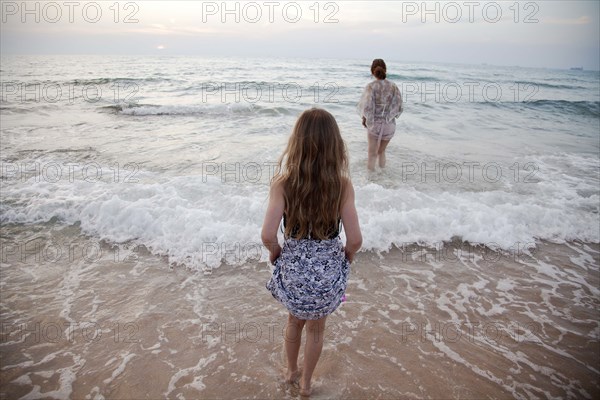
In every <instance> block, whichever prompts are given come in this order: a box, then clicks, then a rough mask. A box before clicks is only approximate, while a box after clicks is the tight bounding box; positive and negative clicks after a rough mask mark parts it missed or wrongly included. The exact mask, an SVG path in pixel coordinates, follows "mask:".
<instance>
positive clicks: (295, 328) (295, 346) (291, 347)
mask: <svg viewBox="0 0 600 400" xmlns="http://www.w3.org/2000/svg"><path fill="white" fill-rule="evenodd" d="M304 322H305V321H304V320H301V319H298V318H296V317H294V316H293V315H292V314H289V315H288V321H287V325H286V327H285V353H286V355H287V364H288V367H287V372H286V374H285V380H286V382H288V383H293V382H294V381H296V380H297V379H298V377H299V376H300V372H299V371H298V353H299V352H300V343H301V342H302V328H304Z"/></svg>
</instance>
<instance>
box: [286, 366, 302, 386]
mask: <svg viewBox="0 0 600 400" xmlns="http://www.w3.org/2000/svg"><path fill="white" fill-rule="evenodd" d="M301 375H302V372H301V371H300V370H298V369H297V370H295V371H290V370H287V372H286V373H285V381H286V383H296V382H298V379H300V376H301Z"/></svg>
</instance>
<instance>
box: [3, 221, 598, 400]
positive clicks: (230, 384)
mask: <svg viewBox="0 0 600 400" xmlns="http://www.w3.org/2000/svg"><path fill="white" fill-rule="evenodd" d="M3 232H4V233H3V237H2V259H1V264H0V267H1V268H0V272H1V276H0V277H1V279H0V282H1V283H0V288H1V292H0V311H1V317H0V318H1V320H0V323H1V328H2V330H1V331H0V334H1V336H0V356H1V366H0V398H1V399H16V398H21V397H24V398H77V399H102V398H120V399H133V398H136V399H138V398H177V399H183V398H186V399H192V398H203V399H229V398H261V399H262V398H299V395H298V390H297V388H295V387H294V386H289V385H287V384H285V383H284V381H283V370H284V366H285V362H284V361H285V360H284V354H283V337H284V332H283V328H284V324H285V320H286V312H285V310H284V309H283V307H282V306H281V305H280V304H279V303H277V302H276V301H275V300H274V299H273V298H272V297H271V295H270V293H269V292H268V291H267V290H266V289H265V288H264V284H265V283H266V281H267V279H268V277H269V274H270V268H269V266H268V265H267V264H266V263H264V262H258V261H257V262H255V263H248V264H245V265H242V266H232V265H223V266H221V267H219V268H217V269H213V270H206V271H192V270H189V269H187V268H185V267H184V266H169V265H168V263H167V262H166V261H165V259H164V258H162V257H159V256H155V255H152V254H150V253H149V252H148V251H146V250H145V249H144V248H133V245H121V246H120V247H118V248H116V247H112V246H109V245H107V244H106V243H99V242H96V241H94V240H92V239H90V238H85V237H81V236H80V231H79V228H78V227H76V226H73V227H66V228H65V227H61V226H59V225H55V224H53V223H48V224H45V225H35V226H7V227H3ZM117 249H118V250H117ZM59 252H60V253H59ZM599 252H600V246H599V245H598V244H583V243H567V244H553V243H547V242H544V243H539V244H538V246H537V248H536V249H535V251H533V253H532V254H529V255H527V254H524V253H517V254H507V253H504V254H500V253H495V252H493V251H491V250H490V249H487V248H483V247H476V246H469V245H468V244H464V243H448V244H446V246H445V247H444V249H442V250H440V249H437V250H436V249H431V248H429V249H428V248H423V247H419V246H408V247H404V248H402V249H394V250H392V251H390V252H389V253H387V254H382V255H377V254H374V253H369V252H365V253H359V254H358V255H357V258H356V260H355V262H354V264H353V266H352V272H351V277H350V281H349V286H348V290H347V301H346V303H343V304H342V306H341V307H340V308H339V309H338V310H337V311H336V312H335V313H334V314H332V315H331V316H330V317H329V318H328V322H327V328H326V332H325V335H326V338H325V345H324V349H323V353H322V356H321V360H320V361H319V364H318V365H317V368H316V370H315V373H314V378H313V396H312V397H313V398H317V399H319V398H340V399H341V398H344V399H346V398H355V399H358V398H361V399H362V398H373V399H378V398H382V399H383V398H385V399H389V398H403V399H405V398H408V399H410V398H415V399H416V398H433V399H448V398H456V399H458V398H460V399H465V398H466V399H488V398H489V399H504V398H521V399H529V398H577V399H581V398H589V399H592V398H599V397H600V385H599V384H598V381H599V378H600V358H599V354H600V345H599V336H600V323H599V322H598V321H599V320H600V311H599V310H600V291H599V290H598V287H599V284H600V281H599V260H600V253H599ZM301 359H302V356H300V361H301Z"/></svg>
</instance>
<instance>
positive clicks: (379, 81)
mask: <svg viewBox="0 0 600 400" xmlns="http://www.w3.org/2000/svg"><path fill="white" fill-rule="evenodd" d="M386 72H387V68H386V66H385V62H384V61H383V60H382V59H380V58H377V59H375V60H373V63H372V64H371V74H372V75H373V76H374V77H375V80H374V81H373V82H371V83H369V84H368V85H367V87H366V88H365V91H364V93H363V95H362V97H361V99H360V102H359V103H358V107H357V108H358V113H359V114H360V115H361V116H362V124H363V126H364V127H365V128H367V137H368V140H369V150H368V151H369V154H368V157H369V158H368V161H367V168H368V169H369V171H373V170H374V169H375V161H376V160H377V157H379V167H380V168H383V167H385V148H386V147H387V145H388V144H389V143H390V140H391V139H392V137H393V136H394V133H395V132H396V118H398V117H399V116H400V114H402V111H403V107H402V94H401V93H400V89H398V86H396V85H395V84H394V83H393V82H390V81H388V80H387V79H386Z"/></svg>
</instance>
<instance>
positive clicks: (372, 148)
mask: <svg viewBox="0 0 600 400" xmlns="http://www.w3.org/2000/svg"><path fill="white" fill-rule="evenodd" d="M367 137H368V139H369V148H368V157H369V158H368V161H367V168H368V169H369V171H374V170H375V161H376V160H377V138H376V137H375V136H373V135H369V134H367Z"/></svg>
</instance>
